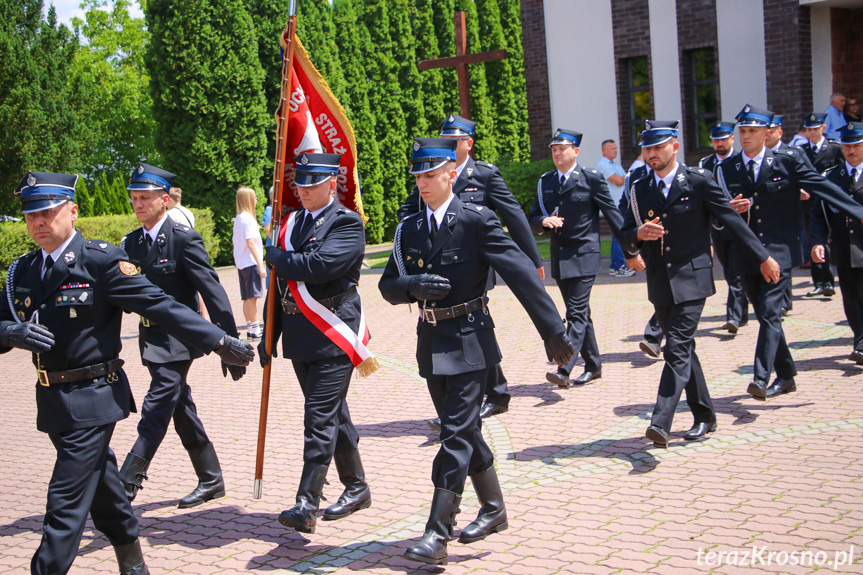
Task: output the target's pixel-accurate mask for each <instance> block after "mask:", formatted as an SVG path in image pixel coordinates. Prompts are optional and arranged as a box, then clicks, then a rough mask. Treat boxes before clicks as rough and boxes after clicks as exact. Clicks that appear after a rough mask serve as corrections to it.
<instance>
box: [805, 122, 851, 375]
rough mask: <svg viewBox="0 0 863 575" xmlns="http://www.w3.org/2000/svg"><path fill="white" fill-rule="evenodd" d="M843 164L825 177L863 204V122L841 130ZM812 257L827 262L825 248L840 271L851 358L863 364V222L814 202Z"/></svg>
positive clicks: (811, 227)
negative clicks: (848, 328)
mask: <svg viewBox="0 0 863 575" xmlns="http://www.w3.org/2000/svg"><path fill="white" fill-rule="evenodd" d="M839 142H840V143H841V144H842V153H843V155H844V156H845V162H844V165H839V166H836V167H834V168H831V169H829V170H827V173H826V177H827V179H828V180H830V181H831V182H832V183H834V184H836V185H837V186H839V187H840V188H841V189H842V190H843V191H844V192H845V193H846V194H848V195H849V196H851V198H852V199H853V200H854V201H856V202H857V203H858V204H861V205H863V177H861V175H863V123H861V122H851V123H849V124H848V125H847V126H845V127H844V128H843V129H842V130H840V131H839ZM810 229H811V230H812V244H813V247H812V260H813V261H816V262H817V261H824V260H825V259H826V257H825V255H826V248H825V246H827V245H829V246H830V256H831V257H832V261H833V264H834V265H835V266H836V270H837V271H838V272H839V288H840V289H841V290H842V305H843V307H844V308H845V317H846V318H847V319H848V326H849V327H850V328H851V331H852V332H853V333H854V349H853V350H852V351H851V355H850V356H849V357H848V359H850V360H851V361H856V362H857V364H858V365H863V223H861V222H860V221H859V220H855V219H853V218H849V217H848V216H846V215H845V214H843V213H842V212H840V211H838V210H837V209H836V208H834V207H832V206H829V205H827V204H825V203H824V202H822V201H821V200H820V199H816V200H815V203H813V204H812V219H811V221H810Z"/></svg>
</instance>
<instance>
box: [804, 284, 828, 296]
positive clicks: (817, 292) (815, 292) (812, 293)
mask: <svg viewBox="0 0 863 575" xmlns="http://www.w3.org/2000/svg"><path fill="white" fill-rule="evenodd" d="M819 295H824V290H823V289H822V288H821V286H815V289H814V290H812V291H808V292H806V297H817V296H819Z"/></svg>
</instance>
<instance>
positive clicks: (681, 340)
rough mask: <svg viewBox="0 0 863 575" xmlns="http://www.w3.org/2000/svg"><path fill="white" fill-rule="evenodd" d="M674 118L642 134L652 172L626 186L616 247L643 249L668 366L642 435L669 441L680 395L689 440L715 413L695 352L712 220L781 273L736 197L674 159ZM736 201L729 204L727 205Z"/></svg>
mask: <svg viewBox="0 0 863 575" xmlns="http://www.w3.org/2000/svg"><path fill="white" fill-rule="evenodd" d="M678 125H679V122H663V121H655V120H648V121H647V122H646V126H645V130H644V131H643V132H642V134H641V146H642V149H643V151H644V160H645V162H647V164H648V165H649V166H650V168H651V171H650V172H649V173H646V174H645V175H644V176H643V177H642V178H641V179H640V180H638V181H636V182H633V184H632V185H631V186H630V196H631V209H630V210H629V211H628V212H627V213H626V214H625V216H624V217H625V219H624V226H623V238H622V241H621V242H620V243H621V246H622V247H623V249H624V251H626V252H628V253H631V254H632V253H636V252H638V251H639V250H640V252H641V256H642V258H643V259H644V263H645V266H646V274H645V275H646V276H647V297H648V299H649V300H650V301H651V303H653V306H654V309H655V310H656V317H657V319H658V320H659V322H660V324H662V328H663V330H664V332H665V335H666V343H665V351H664V355H665V366H664V367H663V370H662V375H661V377H660V380H659V392H658V393H657V397H656V406H655V407H654V410H653V416H652V417H651V419H650V426H649V427H648V428H647V431H646V432H645V436H646V437H647V438H648V439H650V440H651V441H653V443H654V445H656V446H659V447H666V446H667V445H668V439H669V434H670V432H671V424H672V421H673V419H674V411H675V409H676V408H677V404H678V403H679V401H680V395H681V394H682V393H683V391H684V390H685V391H686V401H687V403H688V404H689V409H690V410H691V411H692V415H693V417H694V419H695V424H694V425H693V426H692V428H691V429H690V430H689V431H687V432H686V435H685V439H686V440H688V441H692V440H699V439H703V438H704V437H705V436H706V435H707V434H708V433H711V432H713V431H714V430H715V429H716V412H715V411H714V409H713V403H712V401H711V399H710V393H709V391H708V389H707V382H706V381H705V379H704V373H703V371H702V369H701V362H700V361H699V359H698V355H697V354H696V353H695V332H696V330H697V329H698V322H699V320H700V318H701V312H702V311H703V309H704V302H705V300H706V299H707V298H708V297H710V296H711V295H713V294H714V293H716V288H715V286H714V283H713V260H712V258H711V256H710V219H711V218H714V219H716V220H718V221H719V223H720V224H722V225H723V226H725V228H726V229H727V230H728V231H729V232H730V233H731V234H732V236H733V237H734V238H735V239H736V240H737V241H738V242H739V243H738V245H739V246H741V248H744V249H745V250H746V253H747V254H750V255H751V256H752V258H753V260H754V261H757V262H760V263H759V265H760V270H761V272H762V273H763V274H764V277H765V278H769V279H771V280H773V281H775V280H776V279H778V277H779V267H778V265H777V264H776V262H775V261H774V260H773V259H772V258H771V257H770V256H769V254H768V253H767V250H766V249H765V248H764V247H763V246H762V245H761V243H760V242H759V241H758V239H757V238H756V237H755V235H754V234H753V233H752V232H751V231H750V230H749V228H747V227H746V223H745V222H744V221H743V220H742V219H741V218H740V216H739V215H738V212H737V211H736V210H737V209H742V206H743V204H742V203H741V202H740V199H738V200H736V201H734V200H732V201H731V202H730V201H729V200H730V198H728V197H727V196H726V195H724V194H723V191H722V189H721V188H720V187H719V186H718V185H717V184H716V182H715V181H714V179H713V176H712V174H711V173H710V172H708V171H707V170H704V169H703V168H688V167H687V166H684V165H682V164H679V163H678V162H677V159H676V156H677V152H678V151H679V149H680V143H679V142H678V141H677V130H678ZM732 206H734V207H732Z"/></svg>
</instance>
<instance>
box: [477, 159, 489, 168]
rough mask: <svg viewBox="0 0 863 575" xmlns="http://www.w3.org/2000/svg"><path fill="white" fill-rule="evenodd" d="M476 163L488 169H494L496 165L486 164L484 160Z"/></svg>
mask: <svg viewBox="0 0 863 575" xmlns="http://www.w3.org/2000/svg"><path fill="white" fill-rule="evenodd" d="M474 163H475V164H477V165H480V166H485V167H487V168H493V167H494V164H489V163H488V162H484V161H483V160H477V161H476V162H474Z"/></svg>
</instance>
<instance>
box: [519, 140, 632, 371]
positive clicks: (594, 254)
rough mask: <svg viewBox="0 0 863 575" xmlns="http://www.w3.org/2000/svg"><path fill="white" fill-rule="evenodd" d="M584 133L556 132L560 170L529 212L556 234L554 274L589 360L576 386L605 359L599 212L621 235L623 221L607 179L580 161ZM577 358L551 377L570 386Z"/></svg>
mask: <svg viewBox="0 0 863 575" xmlns="http://www.w3.org/2000/svg"><path fill="white" fill-rule="evenodd" d="M581 138H582V134H581V133H579V132H573V131H571V130H557V131H556V132H555V133H554V138H553V139H552V141H551V143H550V144H549V145H548V146H549V148H551V155H552V159H553V160H554V164H555V166H556V167H557V169H556V170H552V171H550V172H546V173H545V174H543V175H542V177H541V178H540V180H539V183H538V185H537V198H536V200H534V202H533V207H531V209H530V216H529V219H530V225H531V228H532V229H533V231H534V233H537V234H542V233H546V232H549V233H550V234H551V277H553V278H554V279H555V281H557V286H558V288H559V289H560V293H561V295H562V296H563V301H564V303H565V304H566V321H567V323H568V324H569V329H568V333H569V339H570V341H571V342H572V345H573V346H574V347H575V349H576V350H577V351H578V352H580V353H581V357H582V358H583V359H584V373H582V374H581V375H579V376H578V377H577V378H575V380H574V383H575V384H576V385H584V384H586V383H588V382H590V381H592V380H594V379H599V378H600V377H602V358H601V357H600V355H599V346H598V345H597V343H596V332H595V330H594V328H593V320H592V319H591V317H590V292H591V290H592V289H593V283H594V281H595V280H596V274H598V273H599V271H600V267H601V266H600V260H601V258H600V250H599V213H600V212H602V214H603V215H604V216H605V219H606V220H607V221H608V224H609V226H611V231H612V233H613V234H615V235H616V236H619V235H620V228H621V226H622V225H623V218H622V217H621V215H620V212H619V211H618V209H617V206H615V205H614V200H612V199H611V194H610V193H609V191H608V184H607V183H606V182H605V178H603V177H602V176H601V175H600V174H599V173H598V172H597V171H596V170H594V169H587V168H585V167H584V166H579V165H578V163H577V158H578V154H579V149H580V148H579V147H580V146H581ZM577 359H578V358H577V357H573V359H572V361H571V362H570V363H569V364H568V365H562V366H559V367H558V368H557V371H550V372H548V373H547V374H546V379H548V381H549V382H550V383H554V384H556V385H557V386H558V387H562V388H567V387H569V384H570V379H569V374H570V372H571V371H572V369H573V367H574V366H575V362H576V360H577Z"/></svg>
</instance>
